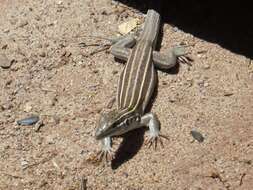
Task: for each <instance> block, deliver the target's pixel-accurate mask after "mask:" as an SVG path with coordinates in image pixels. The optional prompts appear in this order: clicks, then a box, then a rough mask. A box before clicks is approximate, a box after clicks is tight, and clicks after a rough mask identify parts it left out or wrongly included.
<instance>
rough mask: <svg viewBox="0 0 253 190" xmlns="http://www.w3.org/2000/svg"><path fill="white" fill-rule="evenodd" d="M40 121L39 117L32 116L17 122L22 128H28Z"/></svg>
mask: <svg viewBox="0 0 253 190" xmlns="http://www.w3.org/2000/svg"><path fill="white" fill-rule="evenodd" d="M38 121H39V116H31V117H28V118H25V119H21V120H18V121H17V124H18V125H22V126H28V125H33V124H35V123H37V122H38Z"/></svg>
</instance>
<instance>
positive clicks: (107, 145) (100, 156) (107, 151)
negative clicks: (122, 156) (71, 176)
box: [96, 137, 114, 162]
mask: <svg viewBox="0 0 253 190" xmlns="http://www.w3.org/2000/svg"><path fill="white" fill-rule="evenodd" d="M101 146H102V147H101V150H100V151H99V152H98V153H97V156H96V160H98V161H103V162H109V161H111V160H113V159H114V152H113V150H112V140H111V137H105V138H103V139H102V140H101Z"/></svg>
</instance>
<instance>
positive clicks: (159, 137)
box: [145, 134, 169, 150]
mask: <svg viewBox="0 0 253 190" xmlns="http://www.w3.org/2000/svg"><path fill="white" fill-rule="evenodd" d="M162 138H164V139H166V140H169V138H168V137H167V136H165V135H161V134H158V135H155V136H152V135H150V136H149V138H148V139H147V140H146V141H145V144H146V145H148V148H150V147H151V146H154V149H155V150H156V148H157V143H158V142H159V143H160V145H161V147H162V148H163V147H164V145H163V141H162Z"/></svg>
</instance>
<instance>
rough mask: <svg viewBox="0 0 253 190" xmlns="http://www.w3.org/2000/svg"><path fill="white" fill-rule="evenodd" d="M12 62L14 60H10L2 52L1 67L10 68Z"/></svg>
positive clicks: (0, 57)
mask: <svg viewBox="0 0 253 190" xmlns="http://www.w3.org/2000/svg"><path fill="white" fill-rule="evenodd" d="M12 63H13V62H12V61H10V60H9V59H8V57H7V56H6V55H5V54H4V53H0V67H2V68H3V69H8V68H10V67H11V65H12Z"/></svg>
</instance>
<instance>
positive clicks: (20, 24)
mask: <svg viewBox="0 0 253 190" xmlns="http://www.w3.org/2000/svg"><path fill="white" fill-rule="evenodd" d="M27 24H28V21H27V20H22V21H20V23H19V24H18V27H20V28H22V27H24V26H26V25H27Z"/></svg>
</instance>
